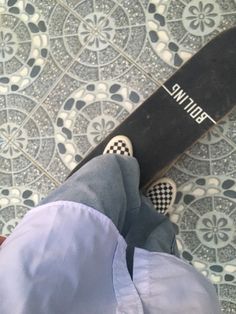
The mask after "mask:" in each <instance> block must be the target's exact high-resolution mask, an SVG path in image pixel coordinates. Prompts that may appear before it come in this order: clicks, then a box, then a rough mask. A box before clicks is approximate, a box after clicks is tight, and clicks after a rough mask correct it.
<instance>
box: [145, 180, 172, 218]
mask: <svg viewBox="0 0 236 314" xmlns="http://www.w3.org/2000/svg"><path fill="white" fill-rule="evenodd" d="M173 194H174V193H173V187H172V186H171V185H170V184H169V183H167V182H163V183H158V184H156V185H154V186H153V187H152V188H150V189H149V190H148V191H147V197H148V198H149V199H150V200H151V202H152V204H153V206H154V207H155V209H156V210H157V212H158V213H161V214H165V213H166V211H167V210H168V209H169V206H170V204H171V202H172V199H173Z"/></svg>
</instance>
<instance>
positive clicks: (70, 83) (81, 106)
mask: <svg viewBox="0 0 236 314" xmlns="http://www.w3.org/2000/svg"><path fill="white" fill-rule="evenodd" d="M136 74H138V75H139V81H137V79H136V78H135V76H134V75H136ZM131 80H133V82H132V83H129V85H128V84H127V82H130V81H131ZM142 80H144V81H143V82H142ZM141 84H144V85H143V86H141ZM132 86H134V87H132ZM156 88H157V85H155V84H153V83H152V82H151V81H149V80H148V79H147V78H146V77H145V76H143V75H142V73H140V71H139V70H138V69H137V68H135V67H132V69H131V71H129V72H128V73H126V74H125V75H123V76H122V77H119V79H118V80H115V81H110V80H107V81H106V80H103V81H102V80H100V81H98V82H93V81H91V82H90V83H87V84H86V83H83V82H79V81H78V80H75V79H74V78H71V77H70V76H68V75H66V76H65V78H64V79H63V80H62V81H61V82H60V83H59V84H58V86H57V87H56V88H55V90H54V91H53V92H52V94H51V95H49V97H48V98H47V99H46V101H45V102H44V103H43V108H44V109H45V110H46V111H45V112H47V113H48V114H49V116H50V119H51V120H52V121H53V124H54V132H55V145H56V154H57V155H58V158H59V160H61V162H62V164H63V167H65V168H66V169H67V172H68V173H69V170H72V169H73V168H74V167H75V166H76V164H77V163H78V162H79V161H81V159H82V158H83V157H84V156H85V155H87V154H88V153H89V151H90V150H91V149H92V148H94V147H95V146H96V145H97V144H98V143H100V142H101V141H102V140H103V139H104V138H105V137H106V136H107V135H108V134H109V133H110V132H112V131H113V130H114V128H115V127H116V126H117V125H119V124H120V123H121V122H122V121H123V120H124V119H125V118H126V117H127V116H128V115H129V114H130V113H131V112H132V111H133V110H134V109H135V108H137V107H138V106H139V105H140V104H141V103H142V102H143V101H144V99H146V97H147V93H148V95H150V94H151V93H152V92H154V91H155V89H156ZM59 90H60V94H59V93H58V91H59ZM48 171H49V172H50V174H51V175H52V176H54V177H55V176H56V172H55V171H57V168H54V169H52V168H51V166H49V168H48ZM68 173H67V174H68ZM62 179H63V178H62ZM60 181H61V180H60Z"/></svg>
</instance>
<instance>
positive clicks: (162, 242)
mask: <svg viewBox="0 0 236 314" xmlns="http://www.w3.org/2000/svg"><path fill="white" fill-rule="evenodd" d="M126 242H127V243H128V245H131V246H135V247H139V248H143V249H146V250H148V251H151V252H164V253H169V254H173V255H176V256H179V254H178V249H177V245H176V237H175V231H174V228H173V225H172V223H171V221H170V220H169V218H168V217H166V216H164V215H161V214H159V213H158V212H157V211H156V210H155V208H154V207H153V205H152V203H151V201H150V200H149V199H148V198H146V197H144V196H141V206H140V210H139V213H138V214H137V215H136V216H135V218H134V219H133V221H132V224H131V226H130V230H129V233H128V234H127V236H126Z"/></svg>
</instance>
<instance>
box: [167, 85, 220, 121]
mask: <svg viewBox="0 0 236 314" xmlns="http://www.w3.org/2000/svg"><path fill="white" fill-rule="evenodd" d="M162 87H163V88H164V89H165V90H166V91H167V92H168V94H169V95H171V96H172V97H173V99H175V101H176V102H177V103H178V104H179V105H183V109H184V110H185V111H186V112H187V113H188V114H189V116H190V117H191V118H192V119H194V120H195V121H196V122H197V123H198V124H201V123H202V122H203V121H205V119H210V120H211V121H212V122H213V123H214V124H216V121H215V120H214V119H212V118H211V116H209V114H207V113H206V112H205V111H204V110H203V109H202V108H201V107H200V106H198V104H197V103H196V102H195V101H194V100H193V99H192V98H191V97H190V96H189V95H188V94H187V93H186V92H185V91H184V90H183V89H182V88H181V87H180V85H179V84H177V83H176V84H174V85H173V86H172V90H169V89H168V88H167V87H166V86H165V85H164V84H163V85H162Z"/></svg>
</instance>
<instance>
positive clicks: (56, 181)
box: [12, 136, 61, 186]
mask: <svg viewBox="0 0 236 314" xmlns="http://www.w3.org/2000/svg"><path fill="white" fill-rule="evenodd" d="M52 138H54V137H53V136H52ZM12 144H13V146H14V147H15V148H17V149H18V150H20V151H21V153H22V154H23V155H24V156H25V157H26V158H27V159H28V160H29V161H30V162H31V164H33V165H34V166H35V167H36V168H37V169H38V170H40V171H41V172H42V173H43V174H44V175H46V177H47V178H48V179H50V180H51V181H52V182H53V183H54V184H56V185H57V186H59V185H60V184H61V183H60V182H59V181H58V180H57V179H55V178H54V177H53V176H51V175H50V173H49V172H48V171H47V170H46V169H45V168H44V167H43V166H42V165H40V164H39V163H38V162H37V161H36V160H34V159H33V158H32V156H30V155H29V154H28V153H27V152H26V151H24V150H23V149H22V148H21V147H19V146H18V145H17V144H16V143H14V142H13V143H12ZM54 154H55V152H54ZM52 160H53V159H52ZM12 172H13V168H12Z"/></svg>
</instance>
